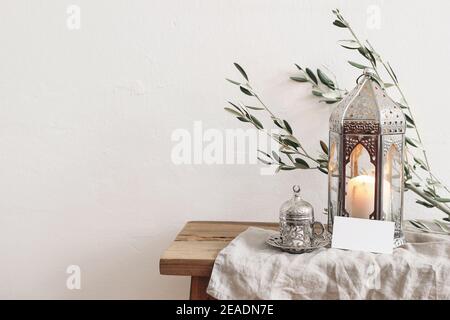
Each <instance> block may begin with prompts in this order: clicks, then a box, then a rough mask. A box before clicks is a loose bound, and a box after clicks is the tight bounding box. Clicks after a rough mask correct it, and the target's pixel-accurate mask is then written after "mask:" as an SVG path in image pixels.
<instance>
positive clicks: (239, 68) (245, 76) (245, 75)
mask: <svg viewBox="0 0 450 320" xmlns="http://www.w3.org/2000/svg"><path fill="white" fill-rule="evenodd" d="M234 66H235V67H236V69H238V70H239V72H240V73H241V74H242V76H243V77H244V78H245V80H247V81H248V77H247V73H245V71H244V69H243V68H242V67H241V66H240V65H239V64H238V63H236V62H235V63H234Z"/></svg>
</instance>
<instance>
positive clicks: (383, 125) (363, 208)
mask: <svg viewBox="0 0 450 320" xmlns="http://www.w3.org/2000/svg"><path fill="white" fill-rule="evenodd" d="M357 82H358V85H357V86H356V88H355V89H353V90H352V91H351V92H350V93H349V94H348V95H347V96H346V97H345V98H344V99H343V100H342V101H341V102H340V103H339V105H338V106H337V107H336V108H335V110H334V111H333V113H332V115H331V117H330V140H329V163H328V226H329V230H330V231H332V228H333V218H334V217H335V216H336V215H338V216H346V217H354V218H364V219H375V220H386V221H393V222H395V237H394V238H395V239H394V247H397V246H400V245H402V244H404V237H403V232H402V222H403V148H404V143H405V138H404V135H405V129H406V121H405V116H404V114H403V112H402V110H401V108H400V107H399V106H398V105H397V104H396V103H395V102H394V101H393V100H392V99H391V98H389V97H388V95H387V94H386V92H385V90H384V89H383V88H382V87H381V86H380V84H379V83H378V81H376V79H375V78H374V76H373V74H372V73H371V72H370V71H369V70H365V71H364V74H363V75H362V76H360V78H359V79H358V81H357Z"/></svg>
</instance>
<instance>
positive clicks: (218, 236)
mask: <svg viewBox="0 0 450 320" xmlns="http://www.w3.org/2000/svg"><path fill="white" fill-rule="evenodd" d="M250 226H255V227H260V228H265V229H274V230H277V229H278V223H270V222H225V221H190V222H188V223H186V225H185V226H184V228H183V229H182V230H181V231H180V233H179V234H178V235H177V237H176V238H175V241H173V242H172V244H171V245H170V246H169V248H168V249H167V250H166V251H165V252H164V253H163V255H162V257H161V259H160V261H159V270H160V273H161V274H163V275H179V276H191V277H192V276H193V277H209V276H210V275H211V271H212V268H213V265H214V260H215V259H216V257H217V254H218V253H219V251H220V250H222V249H223V248H224V247H226V246H227V244H228V243H229V242H230V241H231V240H233V239H234V238H235V237H236V236H237V235H238V234H240V233H241V232H243V231H245V230H246V229H247V228H248V227H250Z"/></svg>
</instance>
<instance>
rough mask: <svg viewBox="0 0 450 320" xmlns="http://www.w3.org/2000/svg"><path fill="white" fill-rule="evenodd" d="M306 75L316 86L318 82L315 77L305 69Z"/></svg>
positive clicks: (309, 70)
mask: <svg viewBox="0 0 450 320" xmlns="http://www.w3.org/2000/svg"><path fill="white" fill-rule="evenodd" d="M306 73H307V74H308V77H309V78H310V79H311V80H312V81H313V82H314V83H315V84H316V85H317V84H319V82H318V81H317V77H316V75H315V74H314V72H312V71H311V69H309V68H306Z"/></svg>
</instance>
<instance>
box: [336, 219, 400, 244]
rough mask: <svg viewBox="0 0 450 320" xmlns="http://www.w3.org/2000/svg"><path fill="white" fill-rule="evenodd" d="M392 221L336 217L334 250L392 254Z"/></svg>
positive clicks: (393, 224)
mask: <svg viewBox="0 0 450 320" xmlns="http://www.w3.org/2000/svg"><path fill="white" fill-rule="evenodd" d="M394 226H395V223H394V222H392V221H379V220H370V219H359V218H349V217H338V216H336V217H334V223H333V238H332V244H331V247H332V248H338V249H349V250H360V251H367V252H376V253H392V248H393V245H394Z"/></svg>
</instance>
